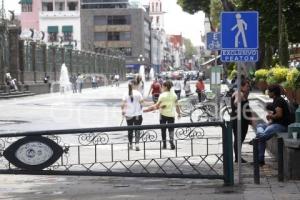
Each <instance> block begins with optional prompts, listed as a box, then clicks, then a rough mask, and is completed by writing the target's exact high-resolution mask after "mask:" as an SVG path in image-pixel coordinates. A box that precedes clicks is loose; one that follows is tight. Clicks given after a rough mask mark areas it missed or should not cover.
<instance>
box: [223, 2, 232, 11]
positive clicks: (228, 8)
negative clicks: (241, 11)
mask: <svg viewBox="0 0 300 200" xmlns="http://www.w3.org/2000/svg"><path fill="white" fill-rule="evenodd" d="M221 2H222V5H223V8H224V11H234V10H235V6H234V5H233V3H231V2H230V0H221Z"/></svg>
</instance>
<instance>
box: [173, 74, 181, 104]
mask: <svg viewBox="0 0 300 200" xmlns="http://www.w3.org/2000/svg"><path fill="white" fill-rule="evenodd" d="M173 85H174V92H175V94H176V95H177V100H180V94H181V88H182V87H181V82H180V77H177V78H176V79H175V81H174V82H173Z"/></svg>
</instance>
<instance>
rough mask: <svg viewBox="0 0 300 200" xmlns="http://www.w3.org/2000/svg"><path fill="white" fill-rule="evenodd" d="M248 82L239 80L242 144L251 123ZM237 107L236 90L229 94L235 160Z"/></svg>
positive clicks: (236, 150) (236, 153) (236, 154)
mask: <svg viewBox="0 0 300 200" xmlns="http://www.w3.org/2000/svg"><path fill="white" fill-rule="evenodd" d="M249 88H250V87H249V83H248V81H246V80H245V79H243V80H242V81H241V104H242V110H241V123H242V130H241V144H243V142H244V140H245V138H246V135H247V132H248V127H249V124H250V123H251V117H252V114H251V113H252V112H251V110H250V106H249V100H248V96H249ZM237 107H238V91H235V92H234V93H233V94H232V96H231V109H232V111H231V114H230V116H231V120H232V128H233V135H234V143H233V149H234V155H235V162H237V161H238V139H237V137H238V130H237V122H238V114H237ZM246 162H247V161H246V160H245V159H243V158H242V163H246Z"/></svg>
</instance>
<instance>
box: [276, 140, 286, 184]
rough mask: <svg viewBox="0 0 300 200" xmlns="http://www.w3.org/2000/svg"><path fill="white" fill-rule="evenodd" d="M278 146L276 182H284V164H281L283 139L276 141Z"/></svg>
mask: <svg viewBox="0 0 300 200" xmlns="http://www.w3.org/2000/svg"><path fill="white" fill-rule="evenodd" d="M277 144H278V181H280V182H283V181H284V164H283V138H281V137H279V138H278V139H277Z"/></svg>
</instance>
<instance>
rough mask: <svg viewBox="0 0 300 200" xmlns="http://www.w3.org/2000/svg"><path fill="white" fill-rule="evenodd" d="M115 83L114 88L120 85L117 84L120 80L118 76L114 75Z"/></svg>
mask: <svg viewBox="0 0 300 200" xmlns="http://www.w3.org/2000/svg"><path fill="white" fill-rule="evenodd" d="M114 78H115V83H116V87H119V85H120V83H119V79H120V75H119V74H115V77H114Z"/></svg>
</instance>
